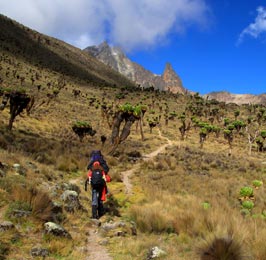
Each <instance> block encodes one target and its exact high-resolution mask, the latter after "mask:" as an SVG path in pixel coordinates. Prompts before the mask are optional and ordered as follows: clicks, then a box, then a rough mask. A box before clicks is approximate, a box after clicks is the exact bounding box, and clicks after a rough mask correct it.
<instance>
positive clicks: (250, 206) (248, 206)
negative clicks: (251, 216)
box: [242, 200, 254, 210]
mask: <svg viewBox="0 0 266 260" xmlns="http://www.w3.org/2000/svg"><path fill="white" fill-rule="evenodd" d="M242 207H243V208H244V209H248V210H252V209H253V208H254V203H253V202H252V201H250V200H245V201H243V202H242Z"/></svg>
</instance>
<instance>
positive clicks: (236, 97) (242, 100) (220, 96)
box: [204, 91, 266, 105]
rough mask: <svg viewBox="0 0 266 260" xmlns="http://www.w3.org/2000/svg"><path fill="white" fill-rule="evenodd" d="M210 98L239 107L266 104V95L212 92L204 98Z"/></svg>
mask: <svg viewBox="0 0 266 260" xmlns="http://www.w3.org/2000/svg"><path fill="white" fill-rule="evenodd" d="M207 96H208V97H209V99H216V100H218V101H220V102H226V103H236V104H238V105H241V104H248V103H252V104H266V94H261V95H251V94H231V93H229V92H226V91H220V92H211V93H208V94H206V95H204V97H207Z"/></svg>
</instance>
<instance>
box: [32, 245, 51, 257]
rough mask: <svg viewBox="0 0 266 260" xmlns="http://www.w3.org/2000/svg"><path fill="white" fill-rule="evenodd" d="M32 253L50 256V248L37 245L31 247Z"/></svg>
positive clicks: (34, 255) (35, 255) (37, 255)
mask: <svg viewBox="0 0 266 260" xmlns="http://www.w3.org/2000/svg"><path fill="white" fill-rule="evenodd" d="M30 254H31V256H32V257H43V258H45V257H46V256H49V250H48V249H46V248H42V247H41V246H39V245H38V246H35V247H33V248H32V249H31V251H30Z"/></svg>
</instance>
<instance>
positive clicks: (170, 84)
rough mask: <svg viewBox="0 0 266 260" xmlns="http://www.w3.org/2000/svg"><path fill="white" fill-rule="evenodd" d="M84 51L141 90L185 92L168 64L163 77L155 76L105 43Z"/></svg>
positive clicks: (117, 49) (116, 48) (178, 78)
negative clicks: (138, 86) (152, 88)
mask: <svg viewBox="0 0 266 260" xmlns="http://www.w3.org/2000/svg"><path fill="white" fill-rule="evenodd" d="M84 51H85V52H88V53H90V54H91V55H93V56H94V57H96V58H97V59H99V60H100V61H102V62H103V63H105V64H106V65H108V66H110V67H111V68H113V69H115V70H117V71H119V72H120V73H121V74H123V75H124V76H126V77H127V78H128V79H130V80H132V81H134V82H135V83H136V84H137V85H140V86H141V87H142V88H149V87H154V88H155V89H159V90H163V91H170V92H172V93H183V94H184V93H186V92H187V91H186V89H185V88H184V87H183V84H182V81H181V79H180V77H179V76H178V75H177V73H176V72H175V71H174V70H173V68H172V66H171V65H170V64H169V63H168V64H166V66H165V70H164V72H163V75H155V74H153V73H152V72H150V71H148V70H147V69H145V68H143V67H142V66H141V65H139V64H137V63H136V62H133V61H131V60H130V59H129V58H128V57H127V56H126V55H125V54H124V53H123V52H122V50H121V49H120V48H118V47H110V46H109V45H108V44H107V42H103V43H101V44H100V45H98V46H90V47H87V48H85V49H84Z"/></svg>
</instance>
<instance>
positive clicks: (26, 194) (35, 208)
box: [12, 186, 53, 222]
mask: <svg viewBox="0 0 266 260" xmlns="http://www.w3.org/2000/svg"><path fill="white" fill-rule="evenodd" d="M12 195H13V199H14V201H19V202H25V203H27V204H28V205H29V206H30V209H31V212H32V215H33V216H34V217H35V218H37V219H39V220H41V221H44V222H46V221H51V220H52V219H53V204H52V201H51V199H50V198H49V195H48V193H46V192H44V191H41V190H38V189H36V188H33V187H28V188H25V187H23V186H14V188H13V190H12Z"/></svg>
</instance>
